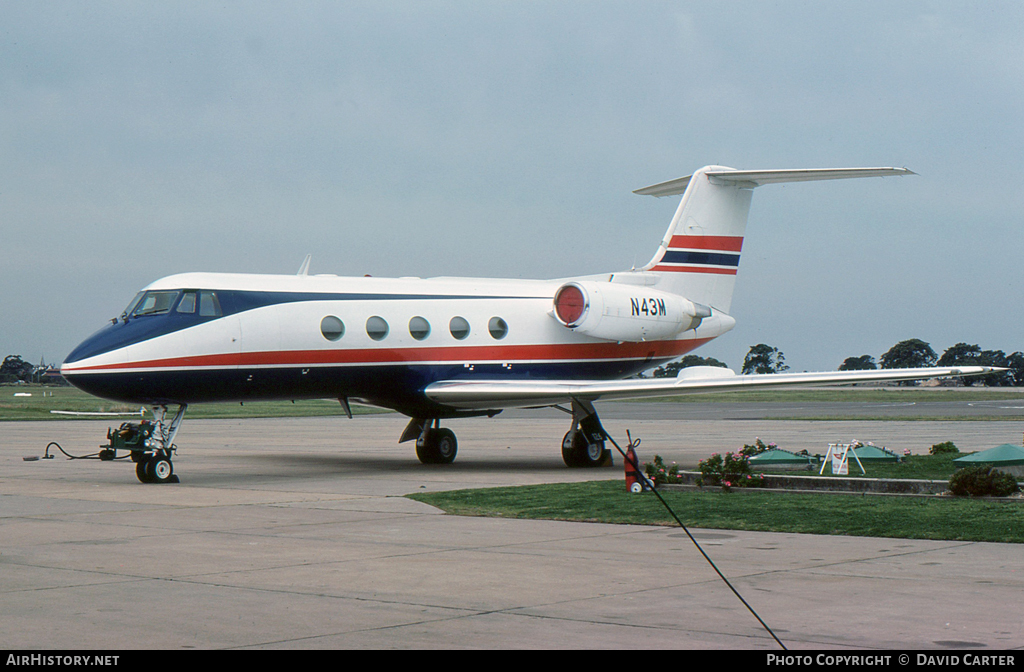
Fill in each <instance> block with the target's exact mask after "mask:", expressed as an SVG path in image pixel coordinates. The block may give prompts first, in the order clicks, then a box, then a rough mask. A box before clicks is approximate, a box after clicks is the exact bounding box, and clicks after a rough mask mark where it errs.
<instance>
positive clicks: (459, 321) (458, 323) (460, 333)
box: [448, 317, 469, 341]
mask: <svg viewBox="0 0 1024 672" xmlns="http://www.w3.org/2000/svg"><path fill="white" fill-rule="evenodd" d="M448 330H449V331H451V332H452V336H454V337H455V338H457V339H458V340H460V341H461V340H462V339H464V338H466V337H467V336H469V322H467V321H466V318H464V317H453V318H452V321H451V322H449V323H448Z"/></svg>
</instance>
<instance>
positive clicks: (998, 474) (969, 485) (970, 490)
mask: <svg viewBox="0 0 1024 672" xmlns="http://www.w3.org/2000/svg"><path fill="white" fill-rule="evenodd" d="M949 489H950V491H951V492H952V493H953V494H954V495H956V496H957V497H968V496H970V497H1008V496H1010V495H1012V494H1013V493H1015V492H1020V487H1019V486H1018V485H1017V479H1016V478H1014V477H1013V476H1011V475H1010V474H1007V473H1006V472H1002V471H999V470H998V469H994V468H993V467H992V465H991V464H983V465H979V466H975V467H965V468H964V469H961V470H960V471H958V472H956V473H955V474H953V476H952V477H951V478H950V479H949Z"/></svg>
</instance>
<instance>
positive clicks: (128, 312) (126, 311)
mask: <svg viewBox="0 0 1024 672" xmlns="http://www.w3.org/2000/svg"><path fill="white" fill-rule="evenodd" d="M143 294H145V292H139V293H138V294H136V295H135V298H134V299H132V302H131V303H129V304H128V307H127V308H125V309H124V311H122V313H121V319H122V320H124V319H127V318H128V316H129V315H131V314H132V311H133V310H135V306H137V305H138V304H139V300H140V299H141V298H142V296H143Z"/></svg>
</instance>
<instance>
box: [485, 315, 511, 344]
mask: <svg viewBox="0 0 1024 672" xmlns="http://www.w3.org/2000/svg"><path fill="white" fill-rule="evenodd" d="M487 331H489V332H491V336H492V337H493V338H495V339H497V340H499V341H500V340H501V339H503V338H505V335H506V334H508V324H507V323H506V322H505V320H503V319H501V318H500V317H492V318H491V321H490V322H488V323H487Z"/></svg>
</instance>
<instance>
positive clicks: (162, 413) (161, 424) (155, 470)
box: [100, 404, 188, 483]
mask: <svg viewBox="0 0 1024 672" xmlns="http://www.w3.org/2000/svg"><path fill="white" fill-rule="evenodd" d="M187 407H188V405H187V404H181V405H180V406H179V407H178V412H177V413H175V414H174V419H173V420H171V422H170V423H169V424H167V423H165V419H166V415H167V407H166V406H163V405H159V406H154V407H153V415H154V420H153V421H152V422H150V421H148V420H143V421H142V422H125V423H123V424H122V425H121V426H120V427H119V428H118V429H116V430H115V429H110V430H108V431H107V440H108V441H109V442H110V443H109V444H107V445H106V446H100V448H101V449H102V450H101V451H100V459H101V460H112V459H115V457H116V455H117V451H118V450H127V451H129V452H130V453H131V457H132V462H134V463H135V475H136V476H137V477H138V478H139V480H140V481H142V482H143V483H178V482H179V481H178V477H177V476H175V474H174V464H173V462H171V456H172V455H173V454H174V451H175V446H174V437H175V435H176V434H177V433H178V427H179V426H180V425H181V421H182V419H183V418H184V417H185V409H186V408H187Z"/></svg>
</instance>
